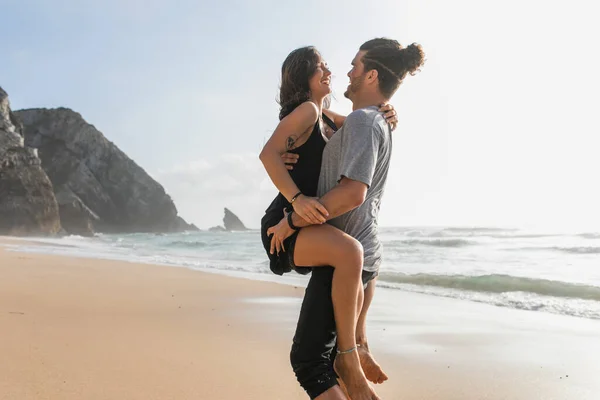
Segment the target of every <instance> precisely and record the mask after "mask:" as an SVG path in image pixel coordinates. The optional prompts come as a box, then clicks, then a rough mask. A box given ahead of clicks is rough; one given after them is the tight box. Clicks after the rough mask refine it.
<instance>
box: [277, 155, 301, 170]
mask: <svg viewBox="0 0 600 400" xmlns="http://www.w3.org/2000/svg"><path fill="white" fill-rule="evenodd" d="M298 158H300V156H299V155H298V154H295V153H283V154H282V155H281V159H282V160H283V162H284V163H285V167H286V168H287V169H288V170H290V171H291V170H293V169H294V164H296V163H297V162H298Z"/></svg>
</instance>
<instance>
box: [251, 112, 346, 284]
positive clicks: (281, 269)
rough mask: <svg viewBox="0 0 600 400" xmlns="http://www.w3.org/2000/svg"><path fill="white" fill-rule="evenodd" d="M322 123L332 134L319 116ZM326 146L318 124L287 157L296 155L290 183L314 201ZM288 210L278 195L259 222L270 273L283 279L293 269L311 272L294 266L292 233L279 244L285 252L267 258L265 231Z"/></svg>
mask: <svg viewBox="0 0 600 400" xmlns="http://www.w3.org/2000/svg"><path fill="white" fill-rule="evenodd" d="M323 121H324V122H325V123H326V124H327V125H329V126H330V127H331V128H332V129H333V130H334V131H335V130H336V129H337V128H336V126H335V124H334V123H333V121H332V120H331V119H329V118H328V117H327V116H326V115H325V114H323ZM326 144H327V142H326V141H325V139H324V137H323V135H322V133H321V124H320V123H319V121H317V123H316V124H315V127H314V128H313V130H312V132H311V134H310V136H309V138H308V140H307V141H306V142H305V143H304V144H302V145H301V146H299V147H297V148H295V149H293V150H290V151H289V152H290V153H295V154H298V155H299V156H300V157H299V158H298V162H297V163H296V164H294V169H293V170H291V171H288V172H289V173H290V176H291V177H292V179H293V180H294V183H295V184H296V186H298V189H300V191H301V192H302V194H304V195H306V196H309V197H314V196H316V195H317V186H318V184H319V174H320V173H321V161H322V159H323V149H324V148H325V145H326ZM284 209H287V210H291V209H292V207H291V205H290V203H289V202H288V201H287V199H286V198H285V197H284V196H283V195H282V194H281V193H279V194H278V195H277V197H275V199H274V200H273V202H272V203H271V205H270V206H269V208H267V210H266V211H265V215H264V216H263V218H262V219H261V238H262V242H263V246H264V248H265V250H266V251H267V256H268V257H269V261H270V265H269V266H270V268H271V271H273V273H275V274H277V275H283V274H284V273H285V272H290V271H291V270H292V269H294V270H295V271H296V272H298V273H300V274H307V273H309V272H310V271H311V268H307V267H296V266H295V264H294V245H295V244H296V238H297V236H298V232H294V234H293V235H292V236H290V237H289V238H287V239H286V240H285V241H284V242H283V244H284V246H285V250H286V251H285V252H281V253H279V255H277V253H275V254H271V253H270V249H271V237H270V236H268V235H267V229H269V228H270V227H272V226H274V225H277V224H278V223H279V221H281V219H282V218H283V210H284Z"/></svg>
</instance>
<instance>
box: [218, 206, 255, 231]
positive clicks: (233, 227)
mask: <svg viewBox="0 0 600 400" xmlns="http://www.w3.org/2000/svg"><path fill="white" fill-rule="evenodd" d="M223 225H224V226H225V227H223V226H214V227H212V228H210V229H209V231H211V232H225V231H229V232H230V231H247V230H248V228H246V227H245V226H244V224H243V223H242V221H241V220H240V219H239V218H238V217H237V215H235V214H234V213H232V212H231V211H230V210H229V209H227V208H225V216H224V217H223Z"/></svg>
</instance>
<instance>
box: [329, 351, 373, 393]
mask: <svg viewBox="0 0 600 400" xmlns="http://www.w3.org/2000/svg"><path fill="white" fill-rule="evenodd" d="M333 367H334V369H335V372H336V373H337V374H338V375H339V376H340V379H341V380H342V382H343V383H344V386H345V391H346V392H347V394H348V397H349V398H350V400H380V398H379V396H377V394H376V393H375V391H374V390H373V388H372V387H371V386H370V385H369V382H367V378H366V377H365V374H364V373H363V370H362V368H361V367H360V360H359V358H358V353H357V352H356V351H353V352H351V353H347V354H338V355H337V357H336V358H335V361H334V362H333Z"/></svg>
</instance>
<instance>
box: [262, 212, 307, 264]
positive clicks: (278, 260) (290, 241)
mask: <svg viewBox="0 0 600 400" xmlns="http://www.w3.org/2000/svg"><path fill="white" fill-rule="evenodd" d="M273 214H274V213H267V214H265V216H264V217H263V219H262V220H261V224H260V225H261V226H260V235H261V239H262V242H263V247H264V248H265V251H266V252H267V256H268V257H269V268H270V269H271V271H272V272H273V273H274V274H277V275H283V274H285V273H286V272H290V271H292V270H294V271H296V272H297V273H299V274H301V275H306V274H308V273H310V271H311V270H312V268H310V267H296V264H294V249H295V247H296V239H297V238H298V233H299V232H294V233H293V234H292V236H290V237H289V238H287V239H285V240H284V241H283V246H284V247H285V251H282V252H280V253H279V254H277V253H274V254H271V253H270V251H271V236H269V235H267V230H268V229H269V228H270V227H272V226H275V225H277V224H278V223H279V221H281V219H282V218H283V216H282V215H281V214H279V213H277V214H275V215H273Z"/></svg>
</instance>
